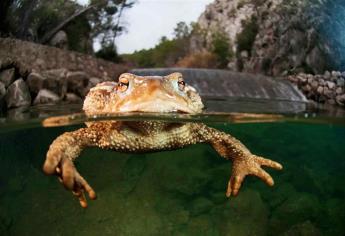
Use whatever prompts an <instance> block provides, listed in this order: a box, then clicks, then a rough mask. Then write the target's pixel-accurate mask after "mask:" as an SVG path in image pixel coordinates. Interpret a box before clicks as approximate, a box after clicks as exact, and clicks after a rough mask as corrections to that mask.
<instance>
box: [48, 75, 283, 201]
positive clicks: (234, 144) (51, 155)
mask: <svg viewBox="0 0 345 236" xmlns="http://www.w3.org/2000/svg"><path fill="white" fill-rule="evenodd" d="M203 107H204V105H203V103H202V101H201V98H200V96H199V94H198V93H197V92H196V90H195V89H194V88H193V87H192V86H189V85H187V84H186V83H185V81H184V79H183V77H182V74H180V73H173V74H170V75H167V76H163V77H161V76H137V75H134V74H130V73H125V74H122V75H121V76H120V77H119V80H118V82H103V83H100V84H97V85H96V86H95V87H94V88H91V90H90V91H89V93H88V94H87V96H86V98H85V101H84V105H83V110H84V111H85V112H86V114H89V115H93V114H99V113H113V112H115V113H116V112H120V113H123V112H159V113H161V112H183V113H189V114H195V113H200V112H202V109H203ZM196 143H207V144H210V145H211V146H212V147H213V148H214V149H215V151H216V152H217V153H218V154H219V155H220V156H221V157H223V158H225V159H227V160H231V161H232V174H231V177H230V179H229V181H228V184H227V189H226V196H227V197H230V196H236V195H237V194H238V192H239V189H240V187H241V185H242V182H243V180H244V178H245V177H246V176H247V175H255V176H257V177H259V178H260V179H262V180H263V181H264V182H265V183H266V184H268V185H269V186H272V185H273V184H274V182H273V179H272V177H271V176H270V175H269V174H268V173H267V172H266V171H265V170H263V169H262V167H263V166H265V167H271V168H274V169H277V170H281V169H282V165H281V164H279V163H278V162H275V161H272V160H269V159H266V158H263V157H261V156H257V155H255V154H252V153H251V152H250V151H249V150H248V149H247V148H246V147H245V146H244V145H243V144H242V143H241V142H240V141H239V140H237V139H236V138H234V137H232V136H231V135H229V134H226V133H224V132H221V131H219V130H217V129H214V128H211V127H208V126H206V125H205V124H203V123H191V122H190V123H180V122H170V121H169V122H167V121H117V120H109V121H93V122H88V123H86V127H85V128H81V129H79V130H76V131H73V132H66V133H64V134H62V135H60V136H59V137H57V138H56V139H55V140H54V141H53V143H52V144H51V145H50V147H49V150H48V152H47V156H46V160H45V163H44V165H43V170H44V172H45V173H46V174H49V175H52V174H55V175H57V176H58V179H59V180H60V182H61V183H62V184H63V185H64V186H65V188H66V189H68V190H70V191H72V193H73V194H74V195H75V196H76V197H77V198H78V200H79V202H80V205H81V206H82V207H87V201H86V197H85V194H84V193H87V195H88V196H89V198H90V199H96V193H95V191H94V190H93V189H92V187H91V186H90V185H89V184H88V182H87V181H86V180H85V179H84V178H83V177H82V176H81V175H80V174H79V172H78V171H77V169H76V167H75V165H74V160H75V159H76V158H77V157H78V156H79V155H80V153H81V152H82V150H83V149H85V148H86V147H93V146H96V147H100V148H103V149H111V150H114V151H118V152H127V153H145V152H157V151H165V150H173V149H178V148H183V147H186V146H188V145H192V144H196Z"/></svg>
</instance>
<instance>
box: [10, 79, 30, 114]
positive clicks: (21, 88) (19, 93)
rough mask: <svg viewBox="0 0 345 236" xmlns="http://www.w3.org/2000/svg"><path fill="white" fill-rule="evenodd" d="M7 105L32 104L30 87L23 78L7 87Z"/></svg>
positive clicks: (11, 106)
mask: <svg viewBox="0 0 345 236" xmlns="http://www.w3.org/2000/svg"><path fill="white" fill-rule="evenodd" d="M5 99H6V103H7V107H8V108H13V107H20V106H28V105H30V104H31V96H30V91H29V88H28V87H27V85H26V83H25V82H24V80H23V79H21V78H20V79H18V80H16V81H14V82H13V83H12V84H11V85H10V86H9V87H8V89H7V94H6V96H5Z"/></svg>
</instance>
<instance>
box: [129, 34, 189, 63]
mask: <svg viewBox="0 0 345 236" xmlns="http://www.w3.org/2000/svg"><path fill="white" fill-rule="evenodd" d="M183 44H184V41H183V40H179V39H171V40H169V39H167V38H166V37H162V38H161V40H160V42H159V43H158V44H157V45H156V46H155V47H154V48H151V49H143V50H140V51H135V52H134V53H133V54H127V55H123V57H124V58H125V60H126V61H127V62H129V63H130V64H133V66H136V67H169V66H173V65H175V64H176V62H177V61H178V59H179V58H180V57H182V56H183V55H184V54H185V52H184V50H183V46H184V45H183Z"/></svg>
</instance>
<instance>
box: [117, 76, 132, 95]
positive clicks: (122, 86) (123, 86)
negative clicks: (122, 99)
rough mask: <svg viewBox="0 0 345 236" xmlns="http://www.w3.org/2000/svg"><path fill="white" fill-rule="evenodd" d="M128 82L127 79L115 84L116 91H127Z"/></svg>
mask: <svg viewBox="0 0 345 236" xmlns="http://www.w3.org/2000/svg"><path fill="white" fill-rule="evenodd" d="M128 85H129V81H128V80H127V79H121V80H120V81H119V83H118V84H117V90H119V91H120V92H125V91H126V90H127V89H128Z"/></svg>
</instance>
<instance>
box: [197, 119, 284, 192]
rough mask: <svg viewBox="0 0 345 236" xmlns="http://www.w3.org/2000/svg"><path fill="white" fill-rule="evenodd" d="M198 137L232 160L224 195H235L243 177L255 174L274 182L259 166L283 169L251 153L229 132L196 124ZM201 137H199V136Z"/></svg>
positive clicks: (266, 181)
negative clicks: (230, 173)
mask: <svg viewBox="0 0 345 236" xmlns="http://www.w3.org/2000/svg"><path fill="white" fill-rule="evenodd" d="M197 128H198V130H199V135H200V136H199V139H200V140H202V141H204V142H208V143H210V144H211V145H212V146H213V148H214V149H215V150H216V151H217V152H218V153H219V155H221V156H222V157H224V158H225V159H228V160H232V162H233V166H232V175H231V177H230V180H229V182H228V187H227V191H226V196H227V197H230V196H236V195H237V194H238V191H239V189H240V188H241V184H242V182H243V180H244V178H245V177H246V176H247V175H255V176H257V177H259V178H261V179H262V180H263V181H264V182H265V183H267V184H268V185H269V186H272V185H273V184H274V182H273V179H272V177H271V176H270V175H269V174H268V173H267V172H266V171H265V170H263V169H262V168H261V167H262V166H267V167H271V168H274V169H277V170H281V169H283V167H282V165H281V164H279V163H278V162H275V161H272V160H269V159H266V158H263V157H259V156H256V155H253V154H252V153H251V152H250V151H249V150H248V149H247V148H246V147H245V146H244V145H243V144H242V143H241V142H240V141H239V140H237V139H236V138H234V137H232V136H231V135H229V134H226V133H224V132H221V131H218V130H216V129H214V128H210V127H207V126H205V125H198V126H197ZM200 137H201V138H200Z"/></svg>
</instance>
